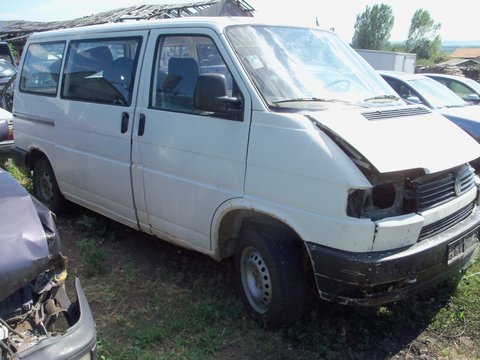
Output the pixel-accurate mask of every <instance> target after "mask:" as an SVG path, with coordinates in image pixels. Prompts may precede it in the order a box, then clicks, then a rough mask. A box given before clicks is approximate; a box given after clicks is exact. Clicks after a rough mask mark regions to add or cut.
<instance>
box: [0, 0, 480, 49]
mask: <svg viewBox="0 0 480 360" xmlns="http://www.w3.org/2000/svg"><path fill="white" fill-rule="evenodd" d="M193 1H195V0H193ZM246 1H247V2H248V3H249V4H251V5H252V6H253V7H254V8H255V9H256V10H257V12H256V13H255V16H257V17H267V18H274V19H277V20H280V21H285V22H287V21H288V22H294V23H302V24H307V25H312V26H313V25H315V18H318V22H319V24H320V26H321V27H322V28H325V29H330V28H335V31H336V32H337V33H338V34H339V35H340V36H341V37H342V38H343V39H344V40H345V41H347V42H350V41H351V40H352V36H353V32H354V28H353V27H354V24H355V20H356V16H357V15H358V14H359V13H361V12H363V11H364V10H365V7H366V6H367V5H368V6H372V5H374V4H375V3H382V2H383V3H385V4H389V5H391V6H392V8H393V12H394V16H395V24H394V28H393V30H392V33H391V39H390V40H392V41H400V40H405V39H406V38H407V35H408V29H409V27H410V21H411V19H412V16H413V13H414V12H415V10H417V9H419V8H423V9H426V10H428V11H429V12H430V14H431V15H432V17H433V19H434V20H435V21H436V22H439V23H441V24H442V28H441V32H440V35H441V37H442V40H444V41H448V40H456V41H463V40H464V41H478V42H479V44H480V32H479V31H478V21H479V12H478V9H479V6H478V5H479V4H480V3H479V2H478V0H464V1H461V2H458V3H457V2H452V1H444V0H383V1H378V2H375V1H366V0H333V1H332V0H329V1H321V0H293V1H282V2H281V1H279V0H246ZM188 2H189V0H178V1H171V0H158V1H151V0H150V1H148V0H146V1H141V0H76V1H71V0H70V1H69V0H0V7H1V8H2V12H0V20H34V21H55V20H70V19H74V18H78V17H83V16H86V15H91V14H95V13H98V12H101V11H106V10H112V9H116V8H120V7H126V6H131V5H136V4H137V5H138V4H146V3H157V4H158V3H176V4H178V3H188ZM455 4H459V6H455Z"/></svg>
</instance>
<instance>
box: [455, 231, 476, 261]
mask: <svg viewBox="0 0 480 360" xmlns="http://www.w3.org/2000/svg"><path fill="white" fill-rule="evenodd" d="M478 241H479V240H478V234H477V232H476V231H474V232H473V233H469V234H467V235H465V236H463V237H461V238H460V239H457V240H454V241H452V242H451V243H450V244H448V247H447V249H448V263H449V264H450V263H451V262H453V261H455V260H456V259H457V258H458V257H461V255H462V254H463V253H465V252H466V251H467V250H468V249H469V248H471V247H472V246H473V245H475V244H477V243H478Z"/></svg>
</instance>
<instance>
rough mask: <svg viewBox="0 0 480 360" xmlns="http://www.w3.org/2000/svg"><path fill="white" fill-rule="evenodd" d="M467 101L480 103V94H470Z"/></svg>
mask: <svg viewBox="0 0 480 360" xmlns="http://www.w3.org/2000/svg"><path fill="white" fill-rule="evenodd" d="M467 101H480V96H479V95H478V94H469V95H468V96H467Z"/></svg>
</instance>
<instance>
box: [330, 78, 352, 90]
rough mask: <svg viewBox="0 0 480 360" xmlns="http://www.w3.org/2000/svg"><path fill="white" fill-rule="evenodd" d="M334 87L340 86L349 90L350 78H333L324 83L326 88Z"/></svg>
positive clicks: (340, 88) (341, 88)
mask: <svg viewBox="0 0 480 360" xmlns="http://www.w3.org/2000/svg"><path fill="white" fill-rule="evenodd" d="M332 87H339V90H344V91H347V90H348V89H349V88H350V80H348V79H339V80H333V81H330V82H328V83H326V84H325V85H324V88H325V89H329V88H332Z"/></svg>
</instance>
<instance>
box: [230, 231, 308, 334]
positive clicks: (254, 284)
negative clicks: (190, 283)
mask: <svg viewBox="0 0 480 360" xmlns="http://www.w3.org/2000/svg"><path fill="white" fill-rule="evenodd" d="M235 270H236V271H235V273H236V277H235V280H236V285H237V288H238V290H239V291H240V294H241V297H242V300H243V302H244V304H245V307H246V310H247V312H248V314H249V316H250V317H251V318H253V319H254V320H255V321H257V322H258V323H259V324H260V325H262V326H263V327H265V328H267V329H272V330H275V329H280V328H284V327H289V326H291V325H293V324H294V323H295V322H296V321H297V320H298V319H299V318H300V317H301V316H302V314H303V312H304V309H305V301H306V300H305V299H306V296H305V294H306V281H305V272H304V270H303V267H302V257H301V251H300V249H299V245H298V244H296V243H295V242H293V241H292V240H291V236H289V231H287V230H286V229H284V228H281V227H278V226H265V225H255V224H248V225H247V226H244V227H243V229H242V232H241V234H240V237H239V239H238V241H237V244H236V248H235Z"/></svg>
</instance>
